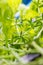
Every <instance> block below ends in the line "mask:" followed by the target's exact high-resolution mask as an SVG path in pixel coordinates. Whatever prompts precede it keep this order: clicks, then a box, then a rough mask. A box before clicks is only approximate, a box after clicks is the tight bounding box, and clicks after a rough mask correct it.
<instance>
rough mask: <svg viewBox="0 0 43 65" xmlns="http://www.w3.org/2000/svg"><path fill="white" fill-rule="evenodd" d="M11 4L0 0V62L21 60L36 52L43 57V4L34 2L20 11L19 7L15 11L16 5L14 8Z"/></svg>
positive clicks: (33, 0) (39, 0) (34, 0)
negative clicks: (17, 14)
mask: <svg viewBox="0 0 43 65" xmlns="http://www.w3.org/2000/svg"><path fill="white" fill-rule="evenodd" d="M9 1H10V0H9ZM12 2H13V1H11V3H12ZM18 2H19V0H18ZM18 2H17V3H18ZM11 3H9V2H7V0H6V2H4V0H2V1H1V0H0V60H2V59H5V60H11V61H15V60H17V59H18V60H19V58H20V57H21V56H23V55H25V54H28V53H36V52H35V51H37V52H38V53H41V54H42V55H43V51H42V48H43V4H42V3H43V2H42V1H41V0H38V1H36V0H32V2H31V4H30V8H27V9H26V8H21V9H19V6H18V5H17V7H18V8H16V9H13V7H12V6H13V4H14V3H13V4H12V6H11ZM15 3H16V2H15ZM15 6H16V5H15ZM18 9H19V10H18ZM18 11H19V12H20V16H19V18H18V19H17V18H15V14H16V13H17V12H18ZM33 41H34V43H33ZM31 49H32V50H34V52H32V50H31ZM39 49H40V50H39ZM40 51H41V52H40ZM19 61H20V60H19ZM20 62H21V61H20Z"/></svg>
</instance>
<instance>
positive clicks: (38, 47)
mask: <svg viewBox="0 0 43 65" xmlns="http://www.w3.org/2000/svg"><path fill="white" fill-rule="evenodd" d="M32 46H33V47H34V48H35V49H36V50H37V51H38V52H39V53H40V54H41V55H43V49H42V48H41V47H40V46H39V45H37V43H36V42H35V41H33V42H32Z"/></svg>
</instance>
